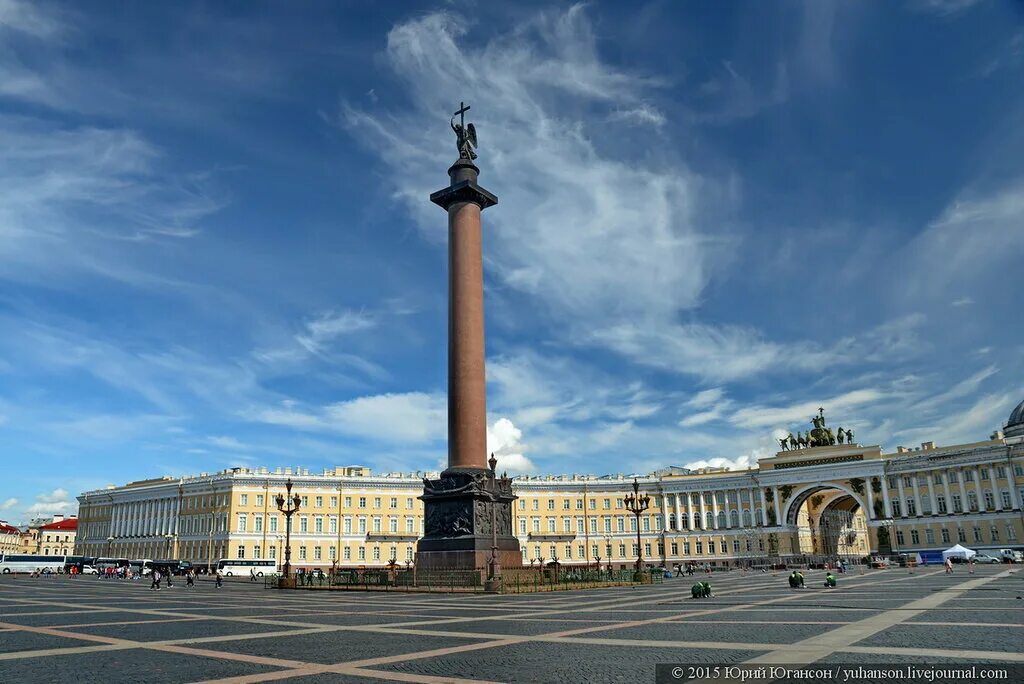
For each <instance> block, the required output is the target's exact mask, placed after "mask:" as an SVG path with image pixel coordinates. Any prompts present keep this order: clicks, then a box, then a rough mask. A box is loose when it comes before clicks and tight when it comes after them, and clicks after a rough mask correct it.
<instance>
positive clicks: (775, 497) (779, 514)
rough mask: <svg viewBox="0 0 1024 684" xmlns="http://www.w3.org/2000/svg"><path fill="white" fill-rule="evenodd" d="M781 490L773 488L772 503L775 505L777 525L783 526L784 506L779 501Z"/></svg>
mask: <svg viewBox="0 0 1024 684" xmlns="http://www.w3.org/2000/svg"><path fill="white" fill-rule="evenodd" d="M779 498H780V496H779V488H778V487H776V486H772V502H773V503H774V504H775V524H776V525H780V526H781V525H782V504H781V502H780V501H779Z"/></svg>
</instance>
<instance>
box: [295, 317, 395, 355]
mask: <svg viewBox="0 0 1024 684" xmlns="http://www.w3.org/2000/svg"><path fill="white" fill-rule="evenodd" d="M375 325H376V321H375V320H374V319H373V317H371V316H370V315H368V314H366V313H365V312H363V311H342V312H333V311H332V312H326V313H323V314H320V315H319V316H317V317H316V318H314V319H313V320H312V321H309V322H308V323H307V324H306V334H302V335H297V336H296V340H297V341H298V342H299V344H301V345H302V346H303V347H305V348H306V349H307V350H309V351H310V352H311V353H314V354H318V353H320V352H321V351H322V350H323V347H324V345H325V344H326V343H328V342H331V341H332V340H334V339H336V338H338V337H341V336H342V335H349V334H351V333H354V332H359V331H361V330H368V329H370V328H372V327H374V326H375Z"/></svg>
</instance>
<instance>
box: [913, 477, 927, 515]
mask: <svg viewBox="0 0 1024 684" xmlns="http://www.w3.org/2000/svg"><path fill="white" fill-rule="evenodd" d="M910 484H912V485H914V508H915V510H916V513H915V516H918V515H921V514H922V513H923V512H924V509H923V508H921V481H920V480H919V479H918V477H917V473H914V474H913V475H911V476H910Z"/></svg>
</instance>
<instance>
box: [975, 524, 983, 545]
mask: <svg viewBox="0 0 1024 684" xmlns="http://www.w3.org/2000/svg"><path fill="white" fill-rule="evenodd" d="M974 541H976V542H980V541H981V528H980V527H978V526H977V525H975V526H974Z"/></svg>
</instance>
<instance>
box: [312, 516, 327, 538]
mask: <svg viewBox="0 0 1024 684" xmlns="http://www.w3.org/2000/svg"><path fill="white" fill-rule="evenodd" d="M313 529H314V531H315V532H316V533H317V534H323V533H324V519H323V518H322V517H320V516H319V515H318V516H316V519H315V520H314V521H313Z"/></svg>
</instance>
